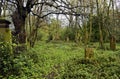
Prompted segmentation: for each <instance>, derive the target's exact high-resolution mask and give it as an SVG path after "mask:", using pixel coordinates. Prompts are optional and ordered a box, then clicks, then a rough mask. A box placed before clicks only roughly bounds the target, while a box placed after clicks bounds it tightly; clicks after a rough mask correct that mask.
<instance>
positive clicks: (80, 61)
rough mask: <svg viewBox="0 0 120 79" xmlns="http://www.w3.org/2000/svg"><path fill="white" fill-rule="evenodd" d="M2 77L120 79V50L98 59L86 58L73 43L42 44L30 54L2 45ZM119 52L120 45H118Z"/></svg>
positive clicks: (97, 54) (104, 53)
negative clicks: (13, 51)
mask: <svg viewBox="0 0 120 79" xmlns="http://www.w3.org/2000/svg"><path fill="white" fill-rule="evenodd" d="M0 45H1V46H2V48H0V51H3V52H1V53H0V58H1V60H0V61H1V62H0V73H1V74H0V78H7V79H18V78H19V79H28V78H30V79H54V78H57V79H78V78H80V79H106V78H107V79H119V78H120V70H119V68H120V64H119V63H120V61H119V58H120V51H119V50H117V51H110V50H104V51H103V50H101V49H99V48H98V46H99V45H98V44H95V45H96V48H95V50H94V54H95V55H94V59H92V60H85V59H84V47H82V45H81V46H79V45H77V44H76V43H72V42H68V43H65V42H61V41H59V42H58V41H57V42H49V43H45V42H41V41H40V42H38V44H37V45H36V46H35V47H34V48H32V49H30V50H29V51H28V52H26V53H24V52H22V53H20V54H17V55H14V54H10V53H9V49H8V48H7V44H3V43H1V44H0ZM117 46H118V47H117V49H120V46H119V45H117ZM97 48H98V49H97Z"/></svg>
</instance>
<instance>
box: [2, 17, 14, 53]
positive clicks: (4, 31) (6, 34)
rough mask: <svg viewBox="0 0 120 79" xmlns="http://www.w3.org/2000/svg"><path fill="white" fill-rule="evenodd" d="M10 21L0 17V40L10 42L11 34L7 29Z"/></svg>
mask: <svg viewBox="0 0 120 79" xmlns="http://www.w3.org/2000/svg"><path fill="white" fill-rule="evenodd" d="M10 23H11V22H9V21H7V20H5V19H0V42H7V43H9V44H12V36H11V35H12V34H11V30H10V29H9V24H10ZM10 48H11V51H12V47H10Z"/></svg>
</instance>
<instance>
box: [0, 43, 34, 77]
mask: <svg viewBox="0 0 120 79" xmlns="http://www.w3.org/2000/svg"><path fill="white" fill-rule="evenodd" d="M10 50H11V49H10V45H9V43H5V42H0V79H1V78H2V79H3V78H5V79H8V78H10V79H13V78H15V79H16V78H18V77H19V79H20V78H21V79H23V78H28V77H31V76H33V75H34V72H35V70H34V68H35V64H34V63H33V60H32V59H30V56H29V55H26V54H25V53H20V54H17V55H15V54H13V53H11V52H10Z"/></svg>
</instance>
